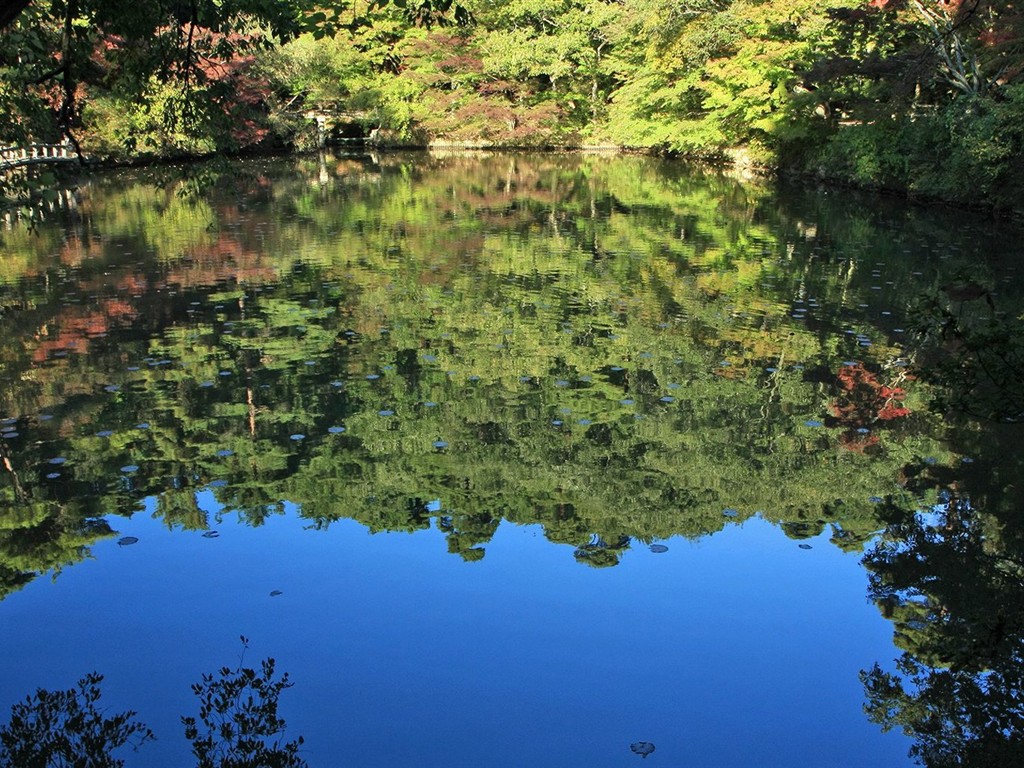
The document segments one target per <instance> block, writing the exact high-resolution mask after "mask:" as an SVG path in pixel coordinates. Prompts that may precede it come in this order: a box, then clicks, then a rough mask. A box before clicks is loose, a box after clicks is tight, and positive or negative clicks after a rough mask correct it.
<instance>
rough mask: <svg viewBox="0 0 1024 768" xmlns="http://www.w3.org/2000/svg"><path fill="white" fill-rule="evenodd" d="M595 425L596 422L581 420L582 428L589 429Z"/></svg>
mask: <svg viewBox="0 0 1024 768" xmlns="http://www.w3.org/2000/svg"><path fill="white" fill-rule="evenodd" d="M593 423H594V422H592V421H591V420H590V419H580V420H579V424H580V426H583V427H589V426H590V425H591V424H593Z"/></svg>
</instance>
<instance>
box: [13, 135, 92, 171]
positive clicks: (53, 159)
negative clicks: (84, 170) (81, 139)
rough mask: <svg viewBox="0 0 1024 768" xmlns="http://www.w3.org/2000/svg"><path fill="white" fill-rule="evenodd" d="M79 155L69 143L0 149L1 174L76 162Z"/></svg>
mask: <svg viewBox="0 0 1024 768" xmlns="http://www.w3.org/2000/svg"><path fill="white" fill-rule="evenodd" d="M77 160H78V155H77V154H76V153H75V150H74V148H73V147H72V146H71V145H70V144H69V143H67V142H65V143H63V144H29V145H27V146H24V147H0V172H3V171H9V170H11V169H12V168H20V167H22V166H26V165H37V164H40V163H69V162H76V161H77Z"/></svg>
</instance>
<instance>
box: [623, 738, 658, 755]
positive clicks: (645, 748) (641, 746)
mask: <svg viewBox="0 0 1024 768" xmlns="http://www.w3.org/2000/svg"><path fill="white" fill-rule="evenodd" d="M629 749H630V751H631V752H632V753H633V754H634V755H640V757H643V758H646V757H647V756H648V755H650V754H652V753H653V752H654V744H652V743H651V742H649V741H634V742H633V743H632V744H630V745H629Z"/></svg>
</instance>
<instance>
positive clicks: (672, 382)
mask: <svg viewBox="0 0 1024 768" xmlns="http://www.w3.org/2000/svg"><path fill="white" fill-rule="evenodd" d="M679 387H680V385H679V384H678V383H676V382H674V381H670V382H669V383H668V388H669V389H679Z"/></svg>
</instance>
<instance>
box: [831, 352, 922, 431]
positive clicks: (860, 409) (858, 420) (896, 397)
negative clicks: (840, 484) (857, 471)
mask: <svg viewBox="0 0 1024 768" xmlns="http://www.w3.org/2000/svg"><path fill="white" fill-rule="evenodd" d="M836 380H837V383H838V384H839V388H840V390H841V391H840V393H839V395H838V396H837V397H836V399H835V401H834V402H833V403H832V406H831V410H832V415H833V416H835V418H836V420H837V421H838V422H839V423H840V424H842V425H845V426H848V427H851V428H857V427H867V426H869V425H871V424H874V423H876V422H879V421H892V420H893V419H898V418H902V417H903V416H907V415H909V414H910V409H909V408H907V407H905V406H904V405H903V404H902V402H903V398H904V397H906V393H905V392H904V391H903V390H902V389H901V388H899V387H890V386H886V385H885V384H883V383H882V382H880V381H879V380H878V376H877V374H874V373H872V372H871V371H869V370H867V369H866V368H865V367H864V366H863V365H861V364H859V363H858V364H857V365H845V366H843V367H842V368H841V369H840V371H839V373H838V374H836ZM861 442H862V443H863V445H862V448H861V449H863V446H866V445H867V444H868V441H866V440H865V441H861Z"/></svg>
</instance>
